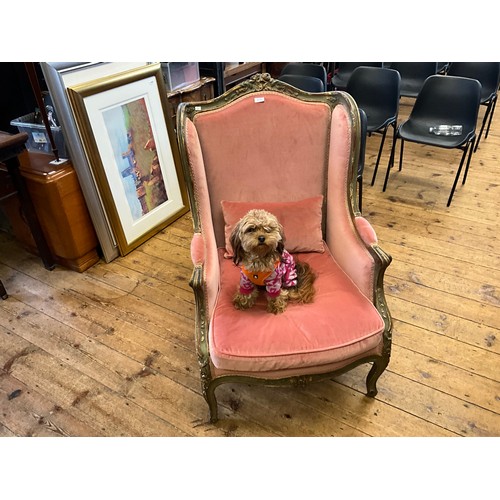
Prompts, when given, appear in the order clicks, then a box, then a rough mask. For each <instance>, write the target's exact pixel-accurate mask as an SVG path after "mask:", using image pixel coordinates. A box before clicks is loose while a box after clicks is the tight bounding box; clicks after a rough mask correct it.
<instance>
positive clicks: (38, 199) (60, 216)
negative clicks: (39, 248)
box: [19, 151, 99, 272]
mask: <svg viewBox="0 0 500 500" xmlns="http://www.w3.org/2000/svg"><path fill="white" fill-rule="evenodd" d="M52 159H53V158H52V157H51V156H50V155H47V154H43V153H33V152H27V151H24V152H22V153H21V154H20V155H19V163H20V167H19V170H20V172H21V175H22V176H23V177H24V180H25V182H26V187H27V188H28V191H29V194H30V196H31V199H32V202H33V206H34V208H35V210H36V213H37V216H38V219H39V221H40V225H41V227H42V230H43V233H44V235H45V238H46V240H47V243H48V245H49V248H50V250H51V252H52V255H53V257H54V259H55V261H56V262H57V263H58V264H60V265H62V266H64V267H68V268H70V269H73V270H74V271H78V272H83V271H85V270H86V269H88V268H89V267H91V266H92V265H94V264H95V263H96V262H98V261H99V255H98V253H97V245H98V241H97V236H96V233H95V231H94V226H93V225H92V222H91V220H90V215H89V213H88V210H87V205H86V204H85V200H84V198H83V194H82V192H81V189H80V184H79V182H78V179H77V176H76V172H75V169H74V168H73V166H72V164H71V163H70V162H67V163H65V164H63V165H60V166H54V165H52V164H50V161H51V160H52ZM24 243H26V244H27V246H28V247H30V241H25V242H24Z"/></svg>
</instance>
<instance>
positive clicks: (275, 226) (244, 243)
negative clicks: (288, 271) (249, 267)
mask: <svg viewBox="0 0 500 500" xmlns="http://www.w3.org/2000/svg"><path fill="white" fill-rule="evenodd" d="M284 240H285V237H284V234H283V227H282V225H281V224H280V223H279V221H278V219H277V218H276V217H275V216H274V215H273V214H271V213H269V212H266V211H265V210H260V209H255V210H250V211H249V212H248V213H247V214H246V215H245V216H244V217H242V218H241V219H240V221H239V222H238V223H237V224H236V226H235V227H234V229H233V231H232V233H231V236H230V242H231V246H232V247H233V251H234V257H233V261H234V262H235V264H239V263H241V262H245V260H246V257H247V256H248V255H254V256H257V257H259V258H261V259H266V258H267V257H271V258H272V256H273V255H277V254H278V255H281V254H282V253H283V250H284V248H285V245H284Z"/></svg>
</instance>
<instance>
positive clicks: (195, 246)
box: [191, 233, 205, 266]
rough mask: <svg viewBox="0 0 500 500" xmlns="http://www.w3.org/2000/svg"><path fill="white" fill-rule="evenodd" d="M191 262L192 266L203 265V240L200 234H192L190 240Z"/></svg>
mask: <svg viewBox="0 0 500 500" xmlns="http://www.w3.org/2000/svg"><path fill="white" fill-rule="evenodd" d="M191 261H192V262H193V265H194V266H201V265H203V264H204V263H205V240H204V238H203V235H202V234H201V233H194V235H193V238H192V240H191Z"/></svg>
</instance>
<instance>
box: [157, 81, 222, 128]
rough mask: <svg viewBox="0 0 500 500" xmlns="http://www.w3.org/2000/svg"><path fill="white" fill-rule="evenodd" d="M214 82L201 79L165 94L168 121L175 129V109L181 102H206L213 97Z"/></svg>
mask: <svg viewBox="0 0 500 500" xmlns="http://www.w3.org/2000/svg"><path fill="white" fill-rule="evenodd" d="M214 81H215V78H212V77H202V78H201V79H200V80H199V81H197V82H195V83H192V84H191V85H187V86H186V87H182V88H180V89H177V90H174V91H172V92H167V107H168V117H167V118H168V119H169V120H170V122H171V123H172V127H173V129H174V130H175V129H176V124H175V120H176V116H177V108H178V106H179V104H180V103H181V102H196V101H208V100H209V99H213V97H214Z"/></svg>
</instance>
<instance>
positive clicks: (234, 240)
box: [229, 223, 243, 265]
mask: <svg viewBox="0 0 500 500" xmlns="http://www.w3.org/2000/svg"><path fill="white" fill-rule="evenodd" d="M229 243H231V246H232V247H233V262H234V263H235V264H236V265H238V264H239V263H240V262H241V261H242V259H243V247H242V246H241V239H240V224H239V223H238V224H236V226H234V228H233V230H232V231H231V235H230V236H229Z"/></svg>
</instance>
